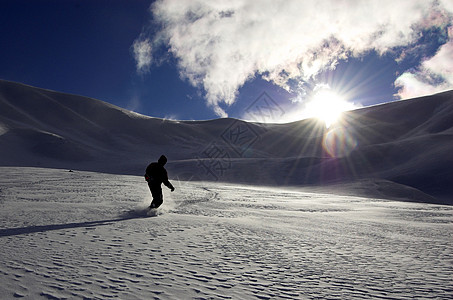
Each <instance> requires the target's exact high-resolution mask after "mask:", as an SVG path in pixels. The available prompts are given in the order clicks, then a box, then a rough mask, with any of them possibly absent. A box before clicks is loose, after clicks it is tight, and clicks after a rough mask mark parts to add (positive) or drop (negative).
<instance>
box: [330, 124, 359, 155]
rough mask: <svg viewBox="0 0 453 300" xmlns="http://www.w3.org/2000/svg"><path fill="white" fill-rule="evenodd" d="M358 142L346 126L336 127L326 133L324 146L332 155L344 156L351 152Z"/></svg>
mask: <svg viewBox="0 0 453 300" xmlns="http://www.w3.org/2000/svg"><path fill="white" fill-rule="evenodd" d="M357 145H358V143H357V140H356V139H355V138H354V136H353V135H352V134H350V133H349V132H348V130H347V129H346V128H344V127H336V128H333V129H330V130H329V131H327V133H326V134H325V135H324V139H323V142H322V146H323V148H324V150H325V151H326V152H327V153H328V154H329V155H330V156H331V157H344V156H347V155H348V154H349V153H351V152H352V151H353V150H354V149H355V148H356V147H357Z"/></svg>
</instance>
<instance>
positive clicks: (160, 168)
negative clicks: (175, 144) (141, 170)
mask: <svg viewBox="0 0 453 300" xmlns="http://www.w3.org/2000/svg"><path fill="white" fill-rule="evenodd" d="M166 163H167V158H166V157H165V155H161V157H160V158H159V160H158V161H157V162H153V163H150V164H149V165H148V167H147V168H146V172H145V180H146V181H147V182H148V187H149V190H150V191H151V195H152V196H153V200H152V201H151V205H150V206H149V212H148V215H157V209H158V208H159V206H161V205H162V203H163V202H164V196H163V194H162V188H161V185H162V183H163V184H165V186H166V187H168V188H169V189H170V190H171V191H172V192H173V191H174V190H175V188H174V187H173V185H172V184H171V183H170V181H168V175H167V170H165V168H164V166H165V164H166Z"/></svg>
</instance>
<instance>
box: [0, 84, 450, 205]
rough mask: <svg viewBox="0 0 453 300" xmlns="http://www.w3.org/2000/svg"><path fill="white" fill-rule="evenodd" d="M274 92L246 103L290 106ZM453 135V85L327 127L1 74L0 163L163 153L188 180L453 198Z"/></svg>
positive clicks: (85, 166)
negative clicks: (192, 111)
mask: <svg viewBox="0 0 453 300" xmlns="http://www.w3.org/2000/svg"><path fill="white" fill-rule="evenodd" d="M263 95H265V94H264V93H263ZM270 100H272V99H268V98H266V97H264V98H262V97H261V96H260V97H258V98H257V99H256V101H254V102H253V103H251V104H250V106H249V108H248V110H249V111H248V112H249V113H250V114H253V115H255V116H257V121H261V120H262V119H263V118H264V117H265V113H270V112H272V111H278V112H279V113H284V111H281V109H280V110H279V107H278V104H277V101H270ZM266 103H267V104H269V103H273V104H272V105H273V106H272V107H267V106H265V104H266ZM266 109H269V111H266ZM259 112H261V114H260V113H259ZM263 121H265V120H263ZM452 141H453V91H449V92H445V93H441V94H437V95H432V96H429V97H422V98H417V99H412V100H406V101H398V102H392V103H387V104H384V105H379V106H374V107H368V108H364V109H360V110H356V111H351V112H348V113H346V114H345V115H344V118H343V122H342V123H341V124H339V125H335V126H334V127H332V128H329V130H327V129H326V128H325V126H324V124H321V123H319V122H318V121H316V120H314V119H308V120H302V121H299V122H293V123H289V124H261V123H253V122H244V121H240V120H235V119H218V120H211V121H170V120H162V119H157V118H150V117H145V116H142V115H139V114H136V113H133V112H130V111H127V110H124V109H121V108H119V107H116V106H113V105H111V104H107V103H105V102H102V101H99V100H95V99H90V98H86V97H81V96H76V95H68V94H63V93H58V92H53V91H49V90H43V89H39V88H34V87H30V86H26V85H22V84H18V83H14V82H7V81H2V80H0V166H27V167H47V168H63V169H75V170H88V171H97V172H103V173H115V174H131V175H142V174H143V172H144V169H145V168H146V166H147V165H148V164H149V163H150V162H151V161H155V160H157V158H158V157H159V156H160V155H161V154H165V155H167V157H168V159H169V163H168V164H167V169H168V170H169V171H170V172H169V173H170V176H173V178H179V179H184V180H192V181H193V180H209V181H217V182H230V183H240V184H244V183H247V184H252V185H273V186H282V185H285V186H299V187H300V186H307V185H318V186H319V185H321V186H325V185H326V184H331V183H338V182H348V185H349V186H350V187H351V190H354V191H357V190H358V188H362V183H361V182H359V183H358V184H357V186H354V181H356V180H358V179H360V180H363V179H365V180H367V181H368V183H369V185H370V186H375V188H374V190H376V191H377V192H378V194H379V195H386V197H387V198H391V199H406V200H410V201H418V202H430V203H447V204H453V183H452V178H453V155H451V153H453V142H452ZM373 181H376V182H373ZM405 186H406V187H405ZM397 187H398V188H397ZM409 187H410V188H409ZM386 189H387V190H386ZM417 190H418V191H417ZM395 191H397V192H396V193H394V192H395ZM366 196H368V197H369V196H372V195H369V194H368V195H366Z"/></svg>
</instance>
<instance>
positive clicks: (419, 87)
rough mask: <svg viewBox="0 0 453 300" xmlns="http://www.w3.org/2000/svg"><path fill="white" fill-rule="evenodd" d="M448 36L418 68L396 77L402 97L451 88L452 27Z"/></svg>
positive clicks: (452, 60) (452, 69)
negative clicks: (435, 51) (446, 40)
mask: <svg viewBox="0 0 453 300" xmlns="http://www.w3.org/2000/svg"><path fill="white" fill-rule="evenodd" d="M449 37H450V41H449V42H448V43H446V44H444V45H443V46H442V47H441V48H440V49H439V51H438V52H437V53H436V55H435V56H433V57H432V58H430V59H427V60H425V61H424V62H423V63H422V65H421V67H420V70H418V71H412V72H406V73H403V74H402V75H401V76H399V77H398V78H397V79H396V81H395V85H396V86H398V87H400V88H401V89H400V90H399V93H398V95H399V96H400V97H401V98H402V99H408V98H413V97H418V96H423V95H430V94H434V93H438V92H442V91H446V90H450V89H453V39H452V38H453V27H450V28H449Z"/></svg>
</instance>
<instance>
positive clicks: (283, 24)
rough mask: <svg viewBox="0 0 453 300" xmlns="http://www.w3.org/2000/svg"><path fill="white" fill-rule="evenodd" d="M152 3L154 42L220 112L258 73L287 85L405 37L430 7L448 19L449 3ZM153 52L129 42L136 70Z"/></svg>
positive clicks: (402, 42)
mask: <svg viewBox="0 0 453 300" xmlns="http://www.w3.org/2000/svg"><path fill="white" fill-rule="evenodd" d="M151 11H152V14H153V19H154V21H155V24H159V26H160V27H159V28H161V29H160V30H159V31H158V32H157V33H156V34H155V35H154V36H153V38H152V43H153V44H158V43H162V44H163V45H162V44H161V45H162V46H165V47H168V50H169V51H170V53H172V55H173V56H174V57H176V58H177V62H178V68H179V70H180V74H181V77H182V78H184V79H186V80H188V81H189V82H190V83H191V84H192V85H193V86H197V87H200V88H202V89H203V90H204V91H205V96H206V100H207V103H208V105H209V106H211V107H212V108H213V109H214V111H215V112H216V113H217V114H218V115H219V116H226V112H225V106H228V105H231V104H232V103H234V101H235V99H236V96H237V93H238V89H239V88H240V87H241V86H242V85H244V83H245V82H246V81H248V80H250V79H252V78H254V77H255V76H257V75H260V76H262V77H263V78H265V79H267V80H269V81H272V82H274V83H276V84H278V85H279V86H281V87H283V88H286V89H289V88H290V87H289V85H288V81H289V80H290V79H297V80H302V81H303V80H309V79H310V78H313V77H314V76H316V75H317V74H319V73H320V72H321V71H323V70H326V69H329V68H334V67H335V65H336V63H337V62H338V60H339V59H341V58H346V57H348V56H358V55H361V54H363V53H365V52H366V51H370V50H374V51H377V52H379V53H385V52H387V51H389V50H391V49H393V48H395V47H401V46H406V45H411V44H412V43H414V42H415V41H416V40H417V39H418V37H419V35H418V33H419V32H420V30H422V29H423V28H424V27H425V26H432V24H430V23H432V21H430V19H429V18H428V17H429V16H430V15H431V12H432V11H441V12H445V13H443V15H444V16H448V20H446V21H447V22H450V24H451V22H452V17H451V14H452V12H453V8H452V5H451V2H450V0H435V1H429V0H400V1H394V0H340V1H339V0H318V1H300V0H262V1H247V0H232V1H210V0H193V1H179V0H158V1H156V2H155V3H154V4H153V5H152V7H151ZM442 21H445V20H442ZM425 23H426V24H425ZM136 49H137V51H136ZM151 52H152V48H151V41H149V40H143V39H139V40H138V41H136V42H135V43H134V54H135V57H136V60H137V69H138V70H147V69H148V68H149V66H150V64H151V60H152V59H151V56H150V53H151Z"/></svg>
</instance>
